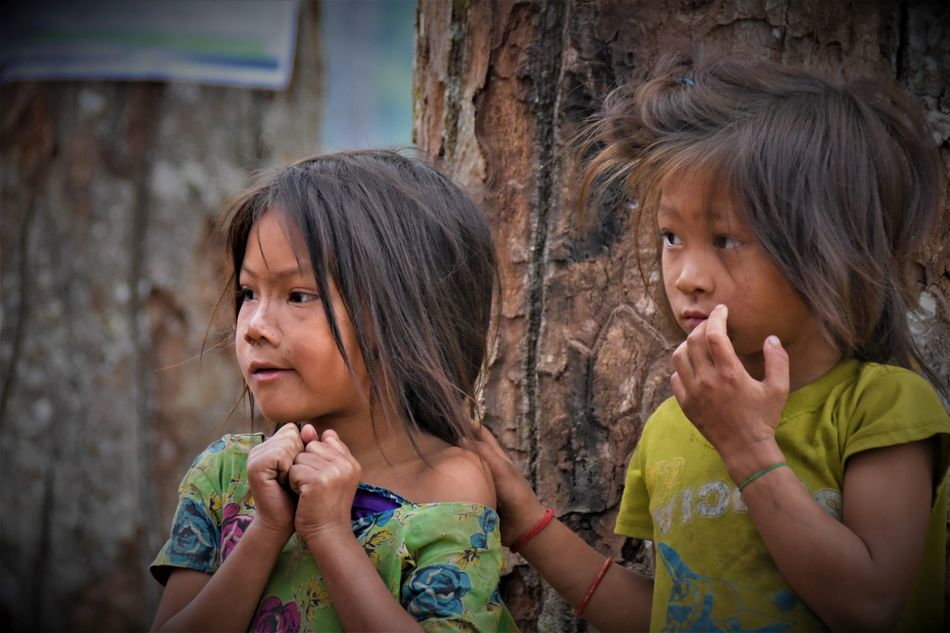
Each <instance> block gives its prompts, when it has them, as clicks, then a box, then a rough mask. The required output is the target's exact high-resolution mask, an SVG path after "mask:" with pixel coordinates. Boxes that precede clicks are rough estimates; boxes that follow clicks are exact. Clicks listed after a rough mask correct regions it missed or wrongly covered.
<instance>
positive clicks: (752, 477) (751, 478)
mask: <svg viewBox="0 0 950 633" xmlns="http://www.w3.org/2000/svg"><path fill="white" fill-rule="evenodd" d="M782 466H788V464H786V463H785V462H779V463H777V464H772V465H771V466H766V467H765V468H763V469H761V470H757V471H755V472H754V473H752V474H751V475H749V476H748V477H746V478H745V480H744V481H743V482H742V483H741V484H739V492H742V491H743V490H745V489H746V487H748V485H749V484H751V483H752V482H753V481H755V480H756V479H758V478H759V477H761V476H762V475H765V474H766V473H770V472H772V471H773V470H775V469H776V468H781V467H782Z"/></svg>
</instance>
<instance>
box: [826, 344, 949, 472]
mask: <svg viewBox="0 0 950 633" xmlns="http://www.w3.org/2000/svg"><path fill="white" fill-rule="evenodd" d="M838 413H839V418H840V422H839V424H843V425H844V428H845V431H846V433H845V437H846V440H845V450H844V458H845V459H847V458H848V457H850V456H851V455H854V454H855V453H858V452H862V451H865V450H868V449H872V448H883V447H885V446H892V445H897V444H905V443H909V442H915V441H918V440H924V439H927V438H930V437H933V436H942V437H943V438H944V440H943V441H942V444H946V443H947V441H948V440H950V416H948V415H947V411H946V409H945V408H944V404H943V402H942V401H941V400H940V396H939V395H937V392H936V390H935V389H934V387H933V385H931V384H930V383H929V382H928V381H927V380H925V379H924V378H923V377H921V376H919V375H918V374H916V373H914V372H912V371H909V370H907V369H903V368H901V367H895V366H892V365H881V364H878V363H862V365H861V367H860V368H859V369H858V371H857V372H856V373H855V375H854V377H853V379H852V381H851V382H850V384H848V385H847V388H846V389H845V390H844V391H843V392H842V393H841V396H840V400H839V403H838Z"/></svg>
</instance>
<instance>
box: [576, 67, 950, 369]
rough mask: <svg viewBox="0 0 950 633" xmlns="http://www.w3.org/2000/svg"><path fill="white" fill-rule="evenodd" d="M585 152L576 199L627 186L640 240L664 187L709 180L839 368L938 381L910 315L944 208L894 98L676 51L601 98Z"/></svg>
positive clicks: (914, 120)
mask: <svg viewBox="0 0 950 633" xmlns="http://www.w3.org/2000/svg"><path fill="white" fill-rule="evenodd" d="M587 148H588V150H590V149H591V148H594V156H593V159H592V160H591V161H590V162H589V163H588V166H587V168H586V171H585V174H584V179H583V186H582V196H581V200H582V201H584V202H587V201H588V200H590V198H591V197H595V198H597V197H599V195H598V194H599V193H600V194H602V193H603V192H604V191H606V190H608V189H610V188H611V187H613V186H614V185H618V184H622V185H623V187H624V189H625V192H626V194H627V195H628V196H629V197H630V198H631V200H633V205H632V206H633V207H635V208H636V209H637V214H638V217H637V219H636V227H637V229H636V230H637V233H638V237H641V238H642V234H643V232H642V231H640V230H639V229H640V228H641V227H642V226H643V222H644V221H645V218H646V220H650V219H652V218H653V217H654V214H655V213H656V208H657V204H658V201H659V197H660V191H659V189H660V183H661V182H662V180H663V178H664V177H665V176H667V175H669V174H671V173H673V172H676V171H678V170H681V169H687V170H693V169H696V170H708V171H709V173H711V174H713V176H714V178H715V181H716V182H718V183H721V186H723V187H725V188H726V189H725V191H727V193H728V195H730V196H731V197H732V199H733V202H734V204H735V206H736V207H737V212H738V213H739V214H740V217H742V219H743V220H744V221H745V222H747V223H748V225H749V226H750V227H751V229H752V230H753V231H754V234H755V236H756V238H757V239H758V240H759V242H760V243H761V244H762V246H763V247H764V249H765V250H766V252H767V253H768V255H769V257H770V258H771V259H772V261H773V262H774V263H775V265H776V266H777V267H778V268H779V269H780V270H781V272H782V273H783V274H784V275H785V277H786V278H787V279H788V281H789V283H790V284H791V286H792V287H793V288H794V290H795V291H796V292H797V293H798V295H799V296H800V297H801V299H802V300H803V301H804V303H805V305H806V306H808V308H809V309H810V311H811V313H812V314H813V315H814V316H815V318H816V319H817V321H818V322H819V323H820V325H821V326H822V328H823V330H824V333H825V336H826V337H827V338H828V340H829V341H830V342H832V343H833V344H834V345H835V346H836V347H837V349H838V350H839V351H840V352H841V354H842V355H843V356H844V357H846V358H857V359H861V360H865V361H875V362H886V363H893V364H898V365H901V366H904V367H907V368H912V369H915V370H919V371H923V372H924V373H926V374H928V376H929V377H930V378H931V379H932V380H934V376H933V375H932V374H931V372H930V371H929V370H928V369H927V367H926V364H925V363H924V362H923V359H922V357H921V354H920V351H919V350H918V349H917V346H916V345H915V343H914V340H913V338H912V336H911V333H910V328H909V324H908V318H907V312H908V310H909V309H912V308H916V307H917V301H918V289H917V288H916V287H915V284H914V282H913V280H912V277H911V275H910V272H911V266H912V265H913V262H914V257H915V255H917V254H918V249H919V248H920V247H921V246H922V245H923V242H924V238H925V237H926V235H927V232H928V231H929V229H930V227H931V226H932V225H933V223H934V221H935V219H936V217H937V213H938V209H939V193H938V192H939V166H938V162H937V155H936V149H935V147H934V144H933V142H932V140H931V137H930V135H929V132H928V130H927V127H926V124H925V123H924V119H923V117H922V115H921V113H920V112H919V109H918V108H917V107H916V106H915V105H914V104H913V103H912V102H911V100H910V99H909V98H908V97H907V96H905V95H904V94H903V93H902V92H901V91H900V90H899V89H898V88H896V87H895V86H891V85H884V84H881V83H878V82H872V81H870V80H860V81H853V82H850V83H847V84H844V85H835V84H833V83H831V82H830V81H827V80H825V79H823V78H820V77H818V76H816V75H814V74H812V73H810V72H806V71H803V70H798V69H792V68H787V67H784V66H780V65H777V64H773V63H768V62H764V61H760V62H754V63H745V62H739V61H736V60H730V59H725V58H715V57H707V56H704V55H702V54H699V55H696V56H693V55H691V54H688V53H684V52H677V53H672V54H668V55H666V56H664V57H662V58H661V59H660V61H659V62H658V64H657V66H656V68H655V70H654V72H653V74H652V76H651V77H650V78H649V79H648V80H647V81H645V82H644V83H642V84H640V85H639V86H637V87H632V86H625V87H621V88H618V89H617V90H615V91H613V92H612V93H611V94H610V95H609V96H608V97H607V99H606V101H605V103H604V107H603V111H602V112H601V114H600V115H599V117H598V118H597V119H596V120H595V121H594V122H593V123H592V125H591V127H590V128H589V136H588V145H587ZM651 236H652V233H651ZM638 241H639V242H640V243H641V245H643V244H644V242H643V240H642V239H640V240H638ZM651 241H652V242H653V249H654V253H655V242H656V240H655V238H653V239H652V240H651ZM641 270H642V268H641ZM934 382H935V384H939V382H938V381H934Z"/></svg>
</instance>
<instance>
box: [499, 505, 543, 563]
mask: <svg viewBox="0 0 950 633" xmlns="http://www.w3.org/2000/svg"><path fill="white" fill-rule="evenodd" d="M553 518H554V510H552V509H551V508H547V509H546V510H545V511H544V516H542V517H541V518H540V519H539V520H538V522H537V523H535V524H534V525H533V526H532V527H531V529H529V530H528V531H527V532H525V533H524V534H522V535H521V536H519V537H518V538H516V539H515V542H514V543H512V544H511V547H509V548H508V549H510V550H511V551H512V552H516V553H517V551H518V550H519V549H521V548H522V547H524V545H525V543H527V542H528V541H530V540H531V539H533V538H534V537H535V536H537V535H538V533H539V532H540V531H541V530H543V529H544V528H546V527H547V525H548V523H550V522H551V519H553Z"/></svg>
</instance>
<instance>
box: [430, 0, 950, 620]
mask: <svg viewBox="0 0 950 633" xmlns="http://www.w3.org/2000/svg"><path fill="white" fill-rule="evenodd" d="M416 26H417V41H416V76H415V83H416V86H415V91H414V94H415V99H416V109H415V127H414V134H415V141H416V143H417V144H418V145H419V146H420V147H421V148H422V149H423V150H424V151H426V152H428V153H430V154H432V155H437V156H440V157H441V158H442V159H444V161H445V162H446V164H447V166H448V168H449V170H450V171H451V172H452V173H453V175H454V176H455V177H456V178H457V179H458V180H460V181H461V182H463V183H465V184H466V185H468V186H469V187H470V188H471V189H472V190H474V191H476V192H478V195H479V196H480V198H481V202H482V203H483V204H484V206H485V208H486V209H487V211H488V213H489V215H490V218H491V221H492V224H493V227H494V230H495V232H496V236H497V237H496V243H497V245H498V250H499V254H500V259H501V268H502V285H503V295H502V303H501V310H500V320H499V327H500V334H499V337H498V341H497V344H496V345H495V346H494V348H493V353H492V357H491V365H490V372H489V375H488V380H487V384H486V386H485V392H484V398H485V405H486V410H487V414H486V416H487V420H488V422H489V424H490V425H491V426H492V428H494V429H495V430H496V432H497V433H498V434H499V435H500V438H501V440H502V442H503V444H505V445H506V446H507V447H509V448H510V449H511V451H512V453H513V454H514V455H515V456H516V458H517V459H518V461H519V463H520V465H521V467H522V468H523V470H524V472H526V473H528V475H529V477H530V479H531V481H532V482H533V483H534V485H535V488H536V490H537V491H538V493H539V495H540V496H541V498H542V499H543V500H544V501H545V502H546V503H548V504H550V505H552V506H553V507H554V508H555V510H556V512H557V515H558V516H559V517H560V518H561V520H563V521H565V522H566V523H567V524H568V525H570V526H571V527H572V528H574V529H575V530H577V531H579V532H580V533H581V535H582V536H583V537H584V538H585V539H587V540H588V542H590V543H592V544H593V545H594V546H595V547H597V548H598V549H600V550H601V551H603V552H604V553H610V554H611V555H612V556H614V557H615V558H616V559H623V560H625V561H627V562H628V563H629V564H631V565H632V566H635V567H638V568H640V569H643V568H645V565H646V563H647V562H648V561H647V560H646V559H647V558H648V557H647V556H645V555H644V552H643V551H642V549H641V548H640V547H639V545H638V544H636V543H625V541H624V539H623V538H622V537H618V536H616V535H614V534H613V525H614V520H615V517H616V513H617V509H618V501H619V498H620V493H621V490H622V486H623V482H624V472H625V467H626V462H627V459H628V458H629V456H630V453H631V451H632V450H633V448H634V445H635V444H636V441H637V438H638V436H639V433H640V430H641V427H642V424H643V422H644V421H645V420H646V417H647V416H648V415H649V413H650V412H651V411H652V410H653V409H654V408H655V407H656V406H657V404H659V402H661V401H662V399H664V398H665V397H667V396H668V395H669V394H670V389H669V386H668V376H669V373H670V365H669V356H670V351H671V349H670V347H671V345H672V343H673V339H672V338H671V336H670V335H669V334H668V333H664V332H662V331H660V330H659V329H658V328H657V327H655V326H654V322H655V321H656V319H655V316H656V315H655V313H654V307H653V303H652V300H651V299H650V297H649V296H648V295H647V293H646V292H645V290H644V287H643V284H642V283H641V280H640V274H639V271H638V269H637V266H636V263H635V262H636V244H635V242H634V240H633V239H632V236H631V235H630V231H629V230H628V228H629V227H628V226H627V219H626V217H624V215H623V214H622V213H619V212H617V210H610V209H605V210H602V211H600V212H599V213H600V216H599V217H598V220H600V221H599V222H595V223H594V225H595V226H596V227H597V228H596V229H595V230H593V231H590V232H586V233H582V232H581V231H580V230H579V229H578V228H577V214H576V212H575V208H576V202H577V200H576V197H575V194H576V183H577V175H578V159H577V157H576V156H575V155H574V154H573V153H572V145H571V138H572V137H573V136H574V135H575V134H576V133H577V132H578V131H579V129H580V127H581V125H582V123H583V121H584V119H585V118H586V117H588V116H589V115H591V114H593V113H594V112H595V111H597V109H598V107H599V106H600V104H601V101H602V99H603V97H604V96H605V95H606V94H607V92H608V91H609V90H610V89H611V88H612V87H614V86H617V85H619V84H622V83H625V82H631V81H637V80H638V78H641V77H642V76H643V73H644V71H645V70H646V69H648V68H649V67H650V65H651V62H652V61H653V59H654V58H655V56H656V53H657V51H658V50H659V48H660V47H661V46H662V44H663V43H664V42H666V41H668V40H669V39H670V38H675V37H679V38H684V37H690V38H694V39H697V40H702V41H704V42H706V43H707V44H709V45H713V46H715V47H717V48H718V49H720V50H722V51H724V52H732V53H736V54H740V55H742V56H745V57H749V58H767V59H771V60H775V61H780V62H785V63H790V64H796V65H804V66H806V67H811V68H818V69H822V70H830V71H832V72H837V73H839V74H841V75H843V76H845V77H856V76H860V75H870V76H878V77H889V78H896V79H897V80H898V81H899V82H900V83H901V84H902V85H903V86H904V87H905V88H906V89H907V90H908V91H909V92H910V93H911V94H912V95H914V96H915V97H916V98H917V99H918V100H919V101H920V102H921V103H922V104H923V105H924V107H925V109H926V111H927V115H928V118H929V121H930V122H931V124H932V126H933V129H934V134H935V138H936V139H937V141H938V142H939V144H940V149H941V154H942V157H943V161H944V165H945V166H946V167H947V171H948V172H950V145H948V139H950V104H948V101H947V96H948V76H950V69H948V68H947V65H946V64H947V59H948V42H950V21H948V14H947V11H946V10H945V9H942V8H941V3H939V2H936V1H934V2H930V3H916V2H907V1H905V2H896V1H895V2H870V3H856V2H847V3H840V2H826V1H805V2H796V3H792V2H788V1H781V0H778V1H766V0H759V1H756V0H751V1H745V2H739V1H728V0H726V1H723V2H710V1H704V0H683V1H681V2H647V1H633V0H631V1H621V0H587V1H581V0H535V1H513V0H507V1H506V0H496V1H493V2H488V1H482V0H471V1H465V0H462V1H458V2H451V3H447V2H440V1H437V0H423V1H422V2H421V5H420V8H419V11H418V14H417V25H416ZM948 237H950V212H947V210H945V211H944V213H943V215H942V218H941V221H940V223H939V226H938V230H937V231H936V235H935V237H934V238H933V239H932V240H931V242H930V243H929V245H928V248H927V251H926V255H925V256H924V257H923V258H922V259H921V260H920V262H919V273H920V276H919V279H920V288H921V293H922V303H923V307H924V313H923V314H922V315H921V316H920V317H919V318H918V319H916V320H915V333H916V336H917V337H918V342H919V343H920V344H921V346H922V348H923V349H924V350H926V355H927V356H928V359H929V361H930V362H931V363H932V366H933V367H934V368H935V370H936V371H937V373H938V374H939V375H940V376H941V377H942V379H944V380H948V379H950V302H948V297H950V274H948V269H950V239H948ZM514 562H515V566H514V570H513V571H512V573H511V574H510V575H508V576H507V577H506V579H505V581H504V595H505V598H506V600H507V602H508V604H509V606H510V607H511V609H512V611H513V612H514V614H515V616H516V618H517V619H518V621H519V624H520V625H521V626H522V627H523V628H524V630H526V631H533V630H544V631H574V630H585V624H584V623H582V622H575V620H574V618H573V617H572V616H571V614H570V613H569V610H568V608H567V606H566V604H565V603H563V602H562V601H561V600H560V599H559V598H558V597H557V596H555V595H553V594H552V592H551V591H550V590H549V589H548V588H546V587H545V586H544V585H543V584H542V583H540V582H539V580H538V578H537V576H536V575H535V574H534V573H533V572H532V571H530V569H528V568H527V566H526V565H524V564H519V563H523V561H521V559H520V558H518V557H514Z"/></svg>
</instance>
